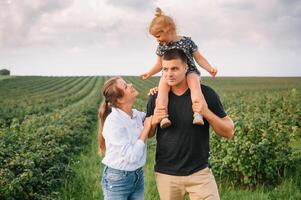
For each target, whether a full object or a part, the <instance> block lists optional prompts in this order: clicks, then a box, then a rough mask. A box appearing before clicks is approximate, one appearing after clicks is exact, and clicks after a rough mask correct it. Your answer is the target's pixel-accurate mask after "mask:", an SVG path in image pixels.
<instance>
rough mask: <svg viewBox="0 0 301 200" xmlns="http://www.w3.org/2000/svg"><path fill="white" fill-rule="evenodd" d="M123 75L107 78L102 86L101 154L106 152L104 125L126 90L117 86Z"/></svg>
mask: <svg viewBox="0 0 301 200" xmlns="http://www.w3.org/2000/svg"><path fill="white" fill-rule="evenodd" d="M118 79H121V77H113V78H110V79H109V80H107V81H106V82H105V83H104V85H103V88H102V95H103V99H104V100H103V103H101V105H100V107H99V111H98V121H99V128H98V151H99V153H101V154H105V152H106V144H105V139H104V137H103V125H104V123H105V121H106V118H107V116H108V115H109V114H110V113H111V112H112V107H118V104H117V100H118V99H119V98H122V97H123V95H124V92H123V90H122V89H121V88H119V87H118V86H117V80H118Z"/></svg>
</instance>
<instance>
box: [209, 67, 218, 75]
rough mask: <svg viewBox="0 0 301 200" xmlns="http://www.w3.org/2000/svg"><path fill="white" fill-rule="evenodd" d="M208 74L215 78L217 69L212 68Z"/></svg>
mask: <svg viewBox="0 0 301 200" xmlns="http://www.w3.org/2000/svg"><path fill="white" fill-rule="evenodd" d="M210 74H211V76H212V77H215V76H216V74H217V69H216V68H214V67H212V69H211V70H210Z"/></svg>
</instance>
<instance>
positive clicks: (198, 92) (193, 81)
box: [187, 73, 205, 125]
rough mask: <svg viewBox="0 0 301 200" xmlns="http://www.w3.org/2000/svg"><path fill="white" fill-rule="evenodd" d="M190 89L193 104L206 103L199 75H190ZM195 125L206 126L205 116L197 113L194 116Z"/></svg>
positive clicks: (188, 77) (188, 81) (188, 76)
mask: <svg viewBox="0 0 301 200" xmlns="http://www.w3.org/2000/svg"><path fill="white" fill-rule="evenodd" d="M187 83H188V87H189V89H190V91H191V101H192V103H195V102H200V103H202V102H203V101H205V98H204V96H203V93H202V89H201V83H200V78H199V75H198V74H196V73H189V74H188V75H187ZM193 124H196V125H204V119H203V116H202V115H201V114H200V113H197V112H195V113H194V114H193Z"/></svg>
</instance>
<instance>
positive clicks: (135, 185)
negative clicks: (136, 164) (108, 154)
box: [101, 166, 144, 200]
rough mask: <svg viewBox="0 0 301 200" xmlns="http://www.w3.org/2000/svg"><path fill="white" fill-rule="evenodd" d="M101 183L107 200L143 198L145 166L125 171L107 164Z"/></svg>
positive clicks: (137, 199)
mask: <svg viewBox="0 0 301 200" xmlns="http://www.w3.org/2000/svg"><path fill="white" fill-rule="evenodd" d="M101 185H102V191H103V195H104V199H105V200H143V199H144V178H143V168H139V169H137V170H135V171H123V170H118V169H112V168H110V167H107V166H105V167H104V170H103V174H102V179H101Z"/></svg>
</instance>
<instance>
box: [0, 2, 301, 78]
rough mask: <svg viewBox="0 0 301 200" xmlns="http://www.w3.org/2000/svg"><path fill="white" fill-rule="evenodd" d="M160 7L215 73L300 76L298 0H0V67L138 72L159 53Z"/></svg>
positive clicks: (33, 71)
mask: <svg viewBox="0 0 301 200" xmlns="http://www.w3.org/2000/svg"><path fill="white" fill-rule="evenodd" d="M157 6H159V7H161V9H162V10H163V11H164V12H165V13H166V14H167V15H170V16H172V17H173V18H174V20H175V21H176V24H177V27H178V33H179V34H180V35H186V36H190V37H192V39H193V40H194V41H195V43H196V44H197V45H198V47H199V50H200V52H201V53H202V54H203V56H204V57H206V58H207V60H208V61H209V62H210V63H211V64H212V65H213V66H217V68H218V70H219V76H301V58H300V57H301V39H300V38H301V37H300V35H301V0H266V1H261V0H201V1H195V0H185V1H182V0H157V1H151V0H86V1H83V0H0V69H1V68H8V69H9V70H10V71H11V73H12V74H15V75H70V76H71V75H139V74H142V73H143V72H146V71H147V70H148V69H149V68H151V66H152V65H153V64H154V62H155V58H156V55H155V49H156V45H157V43H156V41H155V40H154V38H152V37H151V36H150V35H149V34H148V25H149V22H150V21H151V19H152V18H153V14H154V10H155V8H156V7H157ZM201 72H202V74H203V75H204V76H208V73H207V72H205V71H204V70H202V71H201Z"/></svg>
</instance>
